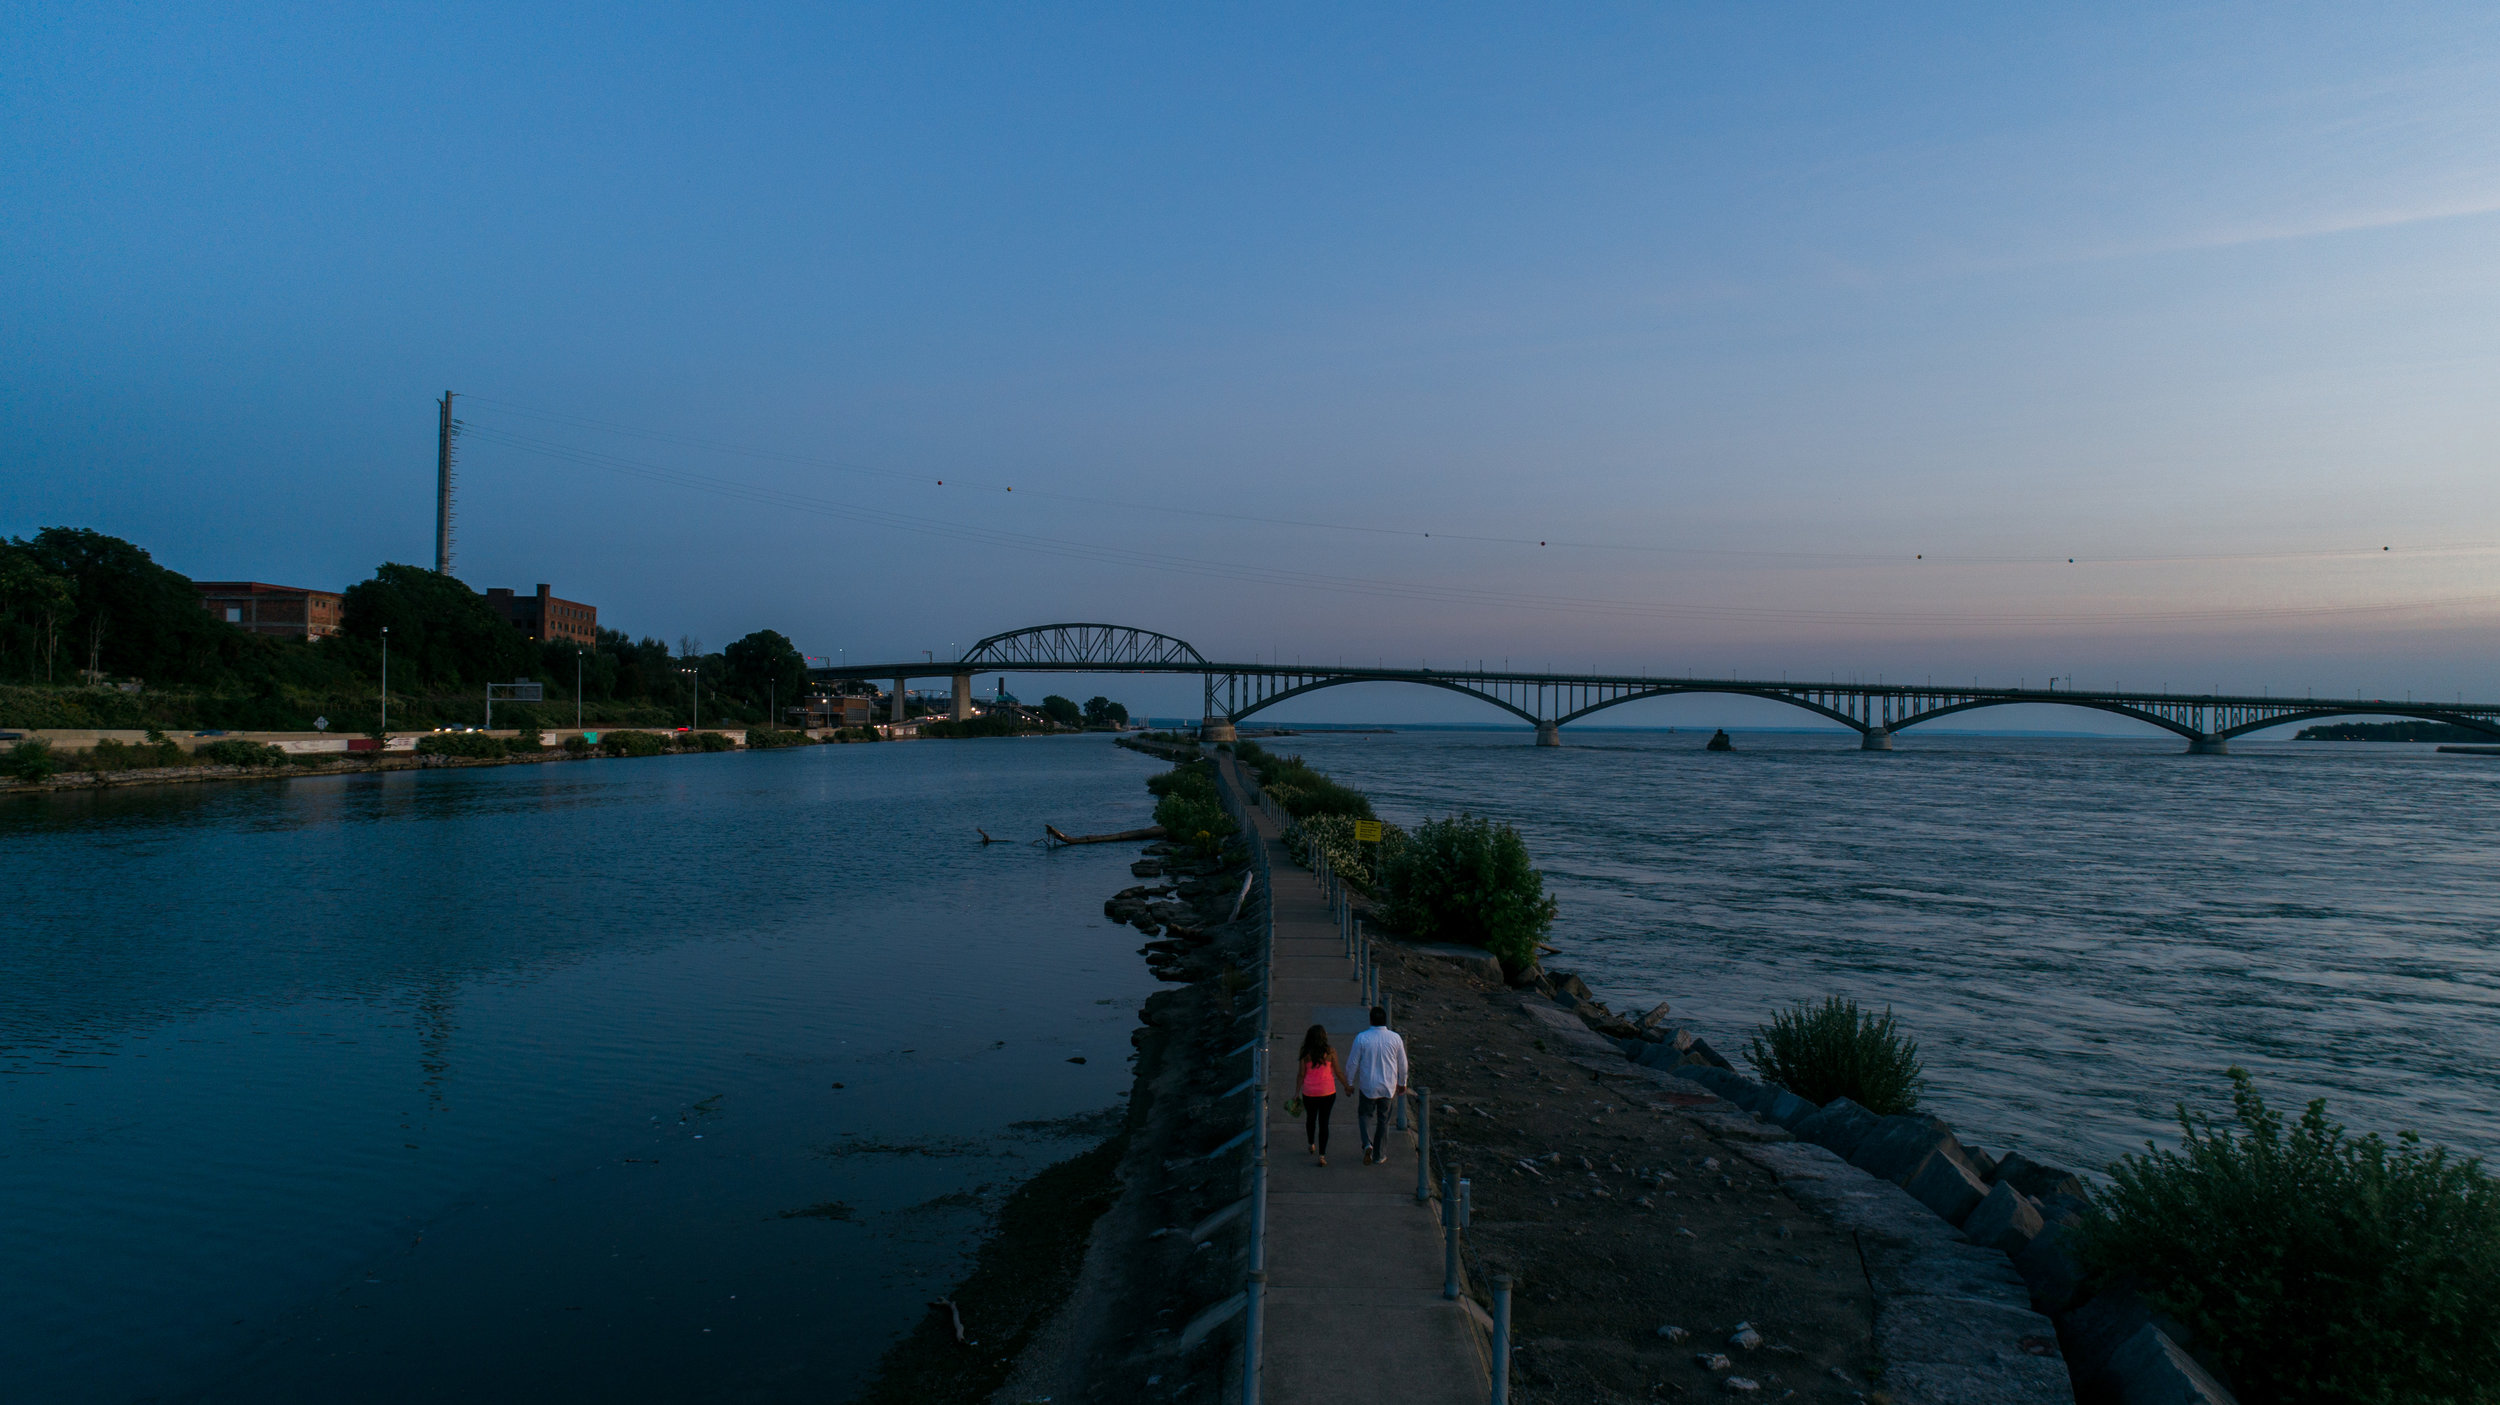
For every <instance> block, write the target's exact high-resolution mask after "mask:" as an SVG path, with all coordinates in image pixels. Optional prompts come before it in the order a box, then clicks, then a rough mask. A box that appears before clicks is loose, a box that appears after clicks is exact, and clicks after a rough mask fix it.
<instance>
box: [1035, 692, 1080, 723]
mask: <svg viewBox="0 0 2500 1405" xmlns="http://www.w3.org/2000/svg"><path fill="white" fill-rule="evenodd" d="M1042 715H1043V716H1046V717H1048V718H1049V719H1050V720H1051V721H1053V722H1056V723H1058V724H1059V725H1060V726H1062V727H1082V726H1084V725H1085V711H1084V709H1082V708H1080V707H1078V706H1077V705H1076V704H1075V703H1074V702H1072V701H1070V700H1068V699H1066V698H1063V697H1061V696H1059V695H1058V694H1057V693H1053V694H1051V695H1050V696H1049V697H1046V698H1044V699H1042Z"/></svg>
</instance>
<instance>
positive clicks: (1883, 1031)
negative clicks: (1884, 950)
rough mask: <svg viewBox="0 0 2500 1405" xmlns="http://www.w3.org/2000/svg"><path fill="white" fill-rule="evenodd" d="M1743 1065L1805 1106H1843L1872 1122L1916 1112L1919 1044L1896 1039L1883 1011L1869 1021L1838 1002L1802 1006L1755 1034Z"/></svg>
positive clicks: (1897, 1032) (1851, 1002)
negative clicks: (1861, 1111) (1839, 1101)
mask: <svg viewBox="0 0 2500 1405" xmlns="http://www.w3.org/2000/svg"><path fill="white" fill-rule="evenodd" d="M1745 1057H1746V1058H1747V1059H1749V1060H1750V1061H1752V1063H1753V1066H1754V1068H1755V1070H1756V1071H1758V1072H1759V1073H1761V1075H1762V1077H1763V1079H1764V1081H1766V1082H1770V1083H1775V1084H1777V1085H1779V1086H1780V1087H1782V1088H1786V1089H1787V1090H1788V1091H1790V1092H1792V1093H1795V1094H1796V1095H1797V1096H1798V1097H1801V1098H1803V1099H1805V1100H1806V1101H1807V1102H1810V1103H1827V1102H1830V1101H1831V1100H1832V1099H1834V1098H1847V1099H1848V1100H1849V1101H1851V1102H1853V1103H1856V1104H1857V1105H1858V1106H1860V1107H1862V1108H1865V1109H1866V1110H1867V1111H1869V1112H1872V1113H1874V1114H1875V1115H1877V1116H1879V1117H1889V1116H1891V1115H1892V1114H1894V1113H1898V1112H1908V1111H1909V1110H1910V1109H1912V1108H1914V1107H1916V1106H1918V1090H1919V1084H1920V1082H1921V1077H1920V1069H1921V1066H1920V1064H1919V1061H1918V1041H1917V1040H1915V1039H1912V1038H1910V1037H1908V1036H1907V1035H1905V1034H1903V1033H1902V1032H1901V1031H1900V1029H1899V1027H1898V1026H1896V1025H1895V1024H1894V1023H1893V1018H1892V1011H1891V1010H1889V1009H1887V1010H1885V1011H1884V1012H1883V1013H1882V1014H1880V1015H1873V1014H1868V1013H1867V1012H1866V1011H1864V1010H1861V1009H1859V1008H1858V1002H1856V1001H1855V1000H1849V999H1844V998H1843V997H1841V996H1837V995H1834V996H1829V997H1826V998H1825V999H1824V1000H1823V1001H1822V1003H1820V1004H1812V1003H1807V1002H1803V1001H1801V1002H1799V1003H1798V1005H1797V1006H1796V1008H1794V1009H1791V1010H1784V1011H1781V1012H1780V1013H1778V1014H1775V1015H1773V1016H1772V1017H1771V1022H1770V1023H1769V1024H1767V1025H1761V1026H1758V1027H1756V1028H1755V1030H1754V1032H1753V1036H1752V1038H1750V1039H1748V1040H1746V1041H1745Z"/></svg>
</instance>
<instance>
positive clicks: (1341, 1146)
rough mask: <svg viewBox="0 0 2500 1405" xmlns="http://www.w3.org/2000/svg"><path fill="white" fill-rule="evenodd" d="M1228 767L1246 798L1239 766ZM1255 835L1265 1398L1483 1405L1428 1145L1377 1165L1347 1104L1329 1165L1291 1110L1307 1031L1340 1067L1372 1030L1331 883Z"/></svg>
mask: <svg viewBox="0 0 2500 1405" xmlns="http://www.w3.org/2000/svg"><path fill="white" fill-rule="evenodd" d="M1216 764H1217V765H1218V766H1219V767H1221V768H1222V769H1223V771H1224V774H1225V781H1226V783H1227V784H1229V785H1232V786H1235V787H1237V788H1241V789H1243V790H1244V792H1245V793H1246V787H1242V786H1241V777H1240V773H1239V772H1238V771H1237V770H1236V769H1234V763H1233V759H1232V758H1231V757H1230V756H1219V757H1217V758H1216ZM1250 822H1251V824H1252V825H1253V826H1254V827H1255V828H1256V831H1257V834H1256V837H1257V841H1258V842H1259V843H1262V844H1265V845H1267V846H1268V871H1269V873H1270V874H1271V875H1273V882H1274V885H1275V888H1274V891H1273V892H1271V893H1270V894H1269V895H1268V899H1269V902H1270V903H1271V904H1273V909H1274V912H1275V919H1276V945H1275V956H1274V968H1273V969H1272V970H1271V971H1270V972H1269V973H1268V1000H1269V1001H1270V1002H1271V1007H1270V1014H1271V1018H1270V1020H1269V1028H1270V1030H1271V1032H1272V1037H1273V1040H1274V1043H1273V1046H1272V1047H1271V1048H1270V1049H1269V1051H1268V1067H1269V1068H1270V1069H1271V1070H1274V1071H1276V1072H1274V1073H1272V1074H1271V1077H1270V1083H1271V1085H1272V1086H1271V1090H1270V1092H1269V1095H1268V1100H1267V1115H1268V1119H1269V1121H1268V1148H1269V1149H1268V1172H1267V1174H1268V1192H1267V1298H1266V1302H1267V1322H1266V1327H1265V1329H1264V1333H1263V1335H1264V1337H1265V1339H1266V1350H1265V1352H1263V1353H1262V1356H1263V1362H1262V1368H1261V1369H1262V1374H1263V1377H1264V1381H1263V1389H1262V1391H1261V1394H1262V1397H1263V1400H1264V1401H1265V1402H1274V1405H1305V1402H1322V1401H1326V1402H1332V1403H1333V1402H1337V1401H1347V1400H1354V1401H1381V1402H1387V1401H1399V1402H1416V1403H1417V1405H1481V1402H1483V1401H1484V1400H1485V1399H1486V1398H1487V1395H1488V1393H1489V1392H1490V1390H1491V1386H1492V1379H1491V1377H1490V1375H1488V1374H1487V1371H1486V1367H1485V1358H1484V1347H1483V1345H1482V1342H1481V1339H1480V1337H1479V1336H1478V1333H1477V1330H1476V1326H1475V1323H1474V1321H1473V1320H1472V1319H1470V1318H1469V1317H1468V1316H1467V1313H1466V1310H1465V1309H1464V1308H1463V1307H1461V1306H1460V1305H1459V1304H1457V1303H1454V1302H1450V1301H1447V1300H1445V1299H1444V1298H1442V1296H1441V1230H1440V1223H1439V1220H1438V1218H1437V1215H1438V1210H1437V1206H1438V1204H1439V1202H1438V1201H1437V1200H1436V1201H1435V1202H1434V1203H1433V1205H1431V1206H1424V1205H1418V1204H1416V1203H1415V1138H1414V1134H1413V1133H1411V1132H1397V1133H1392V1134H1391V1146H1390V1153H1389V1161H1388V1163H1387V1164H1386V1165H1381V1166H1365V1165H1363V1164H1362V1160H1363V1157H1362V1150H1361V1147H1362V1143H1361V1139H1360V1138H1359V1137H1358V1136H1357V1135H1356V1133H1355V1131H1354V1100H1353V1098H1351V1097H1344V1098H1341V1099H1340V1100H1339V1103H1338V1106H1337V1108H1336V1113H1335V1116H1334V1118H1333V1119H1332V1132H1331V1141H1330V1145H1329V1157H1328V1164H1327V1165H1326V1166H1325V1167H1321V1166H1315V1165H1313V1164H1312V1161H1311V1157H1310V1156H1309V1155H1308V1154H1307V1153H1306V1152H1305V1151H1304V1149H1303V1148H1304V1145H1305V1143H1304V1142H1303V1139H1302V1130H1303V1129H1302V1119H1301V1118H1299V1117H1293V1116H1289V1115H1287V1113H1286V1111H1285V1103H1286V1101H1287V1100H1288V1099H1290V1098H1291V1097H1293V1095H1294V1087H1293V1083H1294V1080H1293V1079H1292V1077H1291V1073H1292V1070H1293V1064H1294V1051H1295V1050H1296V1049H1297V1048H1299V1047H1300V1045H1301V1043H1302V1034H1303V1031H1305V1030H1307V1029H1309V1028H1310V1027H1311V1026H1312V1025H1314V1024H1325V1025H1327V1026H1328V1027H1329V1030H1330V1034H1331V1037H1332V1038H1333V1039H1334V1041H1335V1042H1336V1045H1337V1048H1338V1050H1339V1052H1340V1053H1342V1052H1343V1051H1344V1049H1345V1046H1346V1042H1347V1040H1348V1039H1349V1038H1350V1037H1351V1036H1352V1035H1353V1034H1354V1032H1355V1031H1356V1030H1357V1029H1359V1028H1360V1023H1359V1022H1360V1021H1361V1019H1362V1006H1361V1004H1360V1001H1361V999H1362V986H1361V983H1360V982H1359V981H1358V980H1357V979H1356V978H1355V974H1354V967H1353V964H1352V963H1351V962H1349V961H1348V960H1347V959H1346V955H1345V946H1344V943H1343V941H1342V940H1341V939H1340V938H1339V937H1338V935H1337V927H1336V923H1335V922H1334V921H1333V920H1331V919H1330V917H1329V915H1328V904H1327V901H1326V899H1325V898H1323V897H1322V896H1321V893H1320V887H1319V880H1318V879H1317V878H1316V877H1315V876H1313V875H1312V874H1310V873H1307V872H1305V871H1303V870H1302V869H1300V868H1298V867H1296V866H1295V865H1294V863H1293V861H1292V860H1291V859H1290V858H1288V857H1286V855H1285V846H1284V843H1283V841H1282V839H1281V838H1280V837H1279V836H1278V831H1277V826H1276V823H1275V822H1274V821H1273V820H1270V819H1269V818H1268V817H1267V816H1266V815H1264V814H1261V813H1259V812H1258V811H1257V810H1255V809H1253V810H1251V811H1250Z"/></svg>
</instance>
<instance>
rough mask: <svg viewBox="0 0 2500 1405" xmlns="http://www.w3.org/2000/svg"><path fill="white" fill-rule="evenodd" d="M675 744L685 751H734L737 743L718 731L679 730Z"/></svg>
mask: <svg viewBox="0 0 2500 1405" xmlns="http://www.w3.org/2000/svg"><path fill="white" fill-rule="evenodd" d="M677 744H678V745H679V746H680V747H683V748H684V749H686V750H687V751H735V750H737V749H738V744H737V743H736V742H733V741H731V740H730V739H729V738H727V737H724V736H722V735H721V734H720V733H718V732H679V733H678V734H677Z"/></svg>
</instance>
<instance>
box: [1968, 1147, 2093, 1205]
mask: <svg viewBox="0 0 2500 1405" xmlns="http://www.w3.org/2000/svg"><path fill="white" fill-rule="evenodd" d="M1988 1179H1989V1180H1992V1181H2004V1182H2006V1183H2008V1184H2010V1185H2012V1186H2013V1187H2014V1189H2016V1190H2019V1191H2021V1192H2022V1193H2023V1194H2025V1195H2028V1196H2030V1197H2031V1198H2032V1199H2034V1200H2046V1199H2048V1198H2049V1197H2050V1196H2052V1195H2071V1196H2074V1197H2075V1198H2076V1199H2078V1200H2080V1199H2083V1198H2084V1187H2083V1181H2082V1179H2081V1178H2080V1177H2078V1176H2076V1175H2075V1173H2074V1172H2072V1171H2069V1170H2066V1169H2065V1168H2064V1167H2061V1166H2043V1165H2041V1164H2040V1163H2039V1162H2037V1161H2034V1160H2032V1159H2031V1158H2030V1157H2028V1156H2025V1155H2023V1154H2022V1153H2021V1152H2019V1151H2009V1152H2007V1153H2005V1158H2004V1159H2003V1160H2001V1161H1999V1162H1997V1164H1996V1169H1995V1171H1994V1172H1993V1173H1991V1174H1990V1175H1989V1177H1988Z"/></svg>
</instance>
